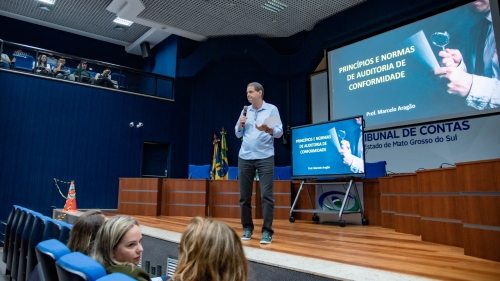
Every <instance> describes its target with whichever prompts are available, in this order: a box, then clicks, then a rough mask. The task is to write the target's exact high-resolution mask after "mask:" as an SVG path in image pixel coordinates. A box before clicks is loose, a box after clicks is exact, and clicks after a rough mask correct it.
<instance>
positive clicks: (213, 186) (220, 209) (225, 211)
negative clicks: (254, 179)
mask: <svg viewBox="0 0 500 281" xmlns="http://www.w3.org/2000/svg"><path fill="white" fill-rule="evenodd" d="M210 196H211V203H210V209H211V211H210V215H211V216H212V217H214V218H240V217H241V212H240V184H239V181H237V180H213V181H210ZM256 198H257V193H256V184H255V183H254V185H253V189H252V217H253V218H255V211H256V209H257V207H256V200H257V199H256Z"/></svg>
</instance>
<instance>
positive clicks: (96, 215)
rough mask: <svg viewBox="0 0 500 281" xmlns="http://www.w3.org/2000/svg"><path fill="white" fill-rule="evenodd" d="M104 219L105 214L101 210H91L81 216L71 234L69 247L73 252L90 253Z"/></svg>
mask: <svg viewBox="0 0 500 281" xmlns="http://www.w3.org/2000/svg"><path fill="white" fill-rule="evenodd" d="M104 220H105V218H104V215H103V214H102V212H101V211H99V210H89V211H86V212H85V213H83V214H82V215H81V216H79V217H78V219H77V220H76V222H75V224H74V225H73V228H72V229H71V232H70V234H69V240H68V248H69V249H70V250H71V252H81V253H84V254H85V255H90V252H91V250H92V246H93V245H94V241H95V237H96V235H97V232H98V231H99V228H100V227H101V225H102V224H103V223H104Z"/></svg>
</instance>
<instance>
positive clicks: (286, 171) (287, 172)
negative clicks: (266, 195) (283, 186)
mask: <svg viewBox="0 0 500 281" xmlns="http://www.w3.org/2000/svg"><path fill="white" fill-rule="evenodd" d="M274 179H275V180H291V179H292V167H291V166H284V167H274Z"/></svg>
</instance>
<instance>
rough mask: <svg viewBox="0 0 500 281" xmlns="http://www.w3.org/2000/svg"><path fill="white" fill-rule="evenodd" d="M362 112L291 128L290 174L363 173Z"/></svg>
mask: <svg viewBox="0 0 500 281" xmlns="http://www.w3.org/2000/svg"><path fill="white" fill-rule="evenodd" d="M363 128H364V122H363V116H355V117H350V118H346V119H340V120H335V121H328V122H323V123H317V124H311V125H305V126H299V127H293V128H291V131H292V178H294V179H312V178H335V177H352V176H355V177H361V176H364V174H365V157H364V140H363Z"/></svg>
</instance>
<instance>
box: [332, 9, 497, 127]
mask: <svg viewBox="0 0 500 281" xmlns="http://www.w3.org/2000/svg"><path fill="white" fill-rule="evenodd" d="M486 2H488V1H475V2H472V3H470V4H467V5H463V6H459V7H457V8H454V9H451V10H448V11H446V12H443V13H440V14H437V15H434V16H432V17H429V18H425V19H423V20H420V21H417V22H414V23H412V24H409V25H405V26H402V27H399V28H397V29H394V30H391V31H388V32H385V33H382V34H379V35H377V36H374V37H371V38H368V39H365V40H363V41H359V42H356V43H353V44H350V45H347V46H343V47H341V48H338V49H335V50H330V51H328V78H329V79H328V83H329V95H330V109H331V110H330V119H331V120H336V119H342V118H346V117H349V116H355V115H363V117H364V120H365V122H366V130H376V129H381V128H388V127H396V126H404V125H409V124H417V123H423V122H429V121H436V120H444V119H451V118H459V117H465V116H472V115H481V114H490V113H495V112H500V80H499V79H500V77H499V76H500V73H499V69H498V50H499V47H498V45H499V44H498V42H500V40H499V38H500V36H499V33H500V17H499V9H498V0H490V1H489V4H490V5H489V6H488V5H487V3H486ZM490 7H491V9H490ZM487 18H489V19H490V21H489V22H488V21H487V20H486V19H487ZM484 22H486V23H484ZM491 22H492V24H491ZM488 24H489V25H488ZM482 30H484V31H482ZM481 42H482V43H481ZM495 42H496V43H495ZM480 50H481V51H480ZM444 56H447V58H446V59H445V60H444ZM481 56H482V57H481ZM481 63H482V64H484V66H483V65H482V64H481ZM476 66H477V67H476Z"/></svg>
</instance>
